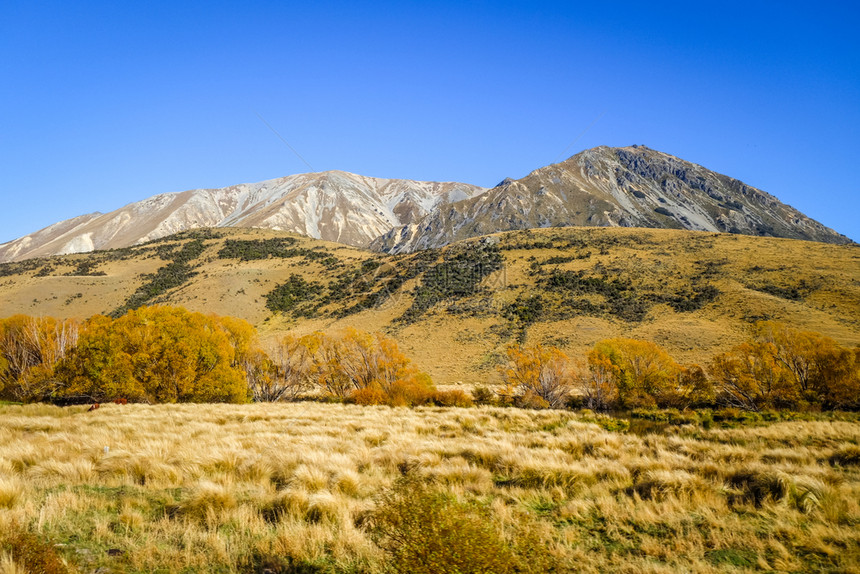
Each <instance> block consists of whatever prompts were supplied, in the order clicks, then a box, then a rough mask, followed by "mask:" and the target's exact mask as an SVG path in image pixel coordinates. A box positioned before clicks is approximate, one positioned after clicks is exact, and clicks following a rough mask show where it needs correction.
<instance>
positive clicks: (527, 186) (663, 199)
mask: <svg viewBox="0 0 860 574" xmlns="http://www.w3.org/2000/svg"><path fill="white" fill-rule="evenodd" d="M560 226H600V227H614V226H619V227H650V228H677V229H690V230H699V231H715V232H727V233H740V234H744V235H759V236H770V237H788V238H794V239H806V240H812V241H821V242H826V243H839V244H842V243H851V240H850V239H848V238H847V237H845V236H843V235H840V234H838V233H836V232H835V231H833V230H832V229H829V228H827V227H825V226H823V225H822V224H820V223H818V222H817V221H814V220H812V219H810V218H809V217H807V216H805V215H803V214H802V213H800V212H799V211H797V210H796V209H794V208H792V207H790V206H788V205H785V204H783V203H781V202H780V201H779V200H778V199H776V198H775V197H774V196H772V195H770V194H768V193H765V192H764V191H761V190H759V189H756V188H754V187H750V186H748V185H746V184H744V183H743V182H741V181H738V180H736V179H732V178H730V177H727V176H725V175H721V174H718V173H715V172H713V171H710V170H708V169H705V168H704V167H702V166H700V165H696V164H693V163H690V162H687V161H684V160H682V159H679V158H677V157H674V156H671V155H669V154H666V153H662V152H659V151H655V150H652V149H649V148H647V147H644V146H631V147H623V148H610V147H604V146H601V147H597V148H593V149H589V150H586V151H583V152H581V153H579V154H577V155H575V156H573V157H571V158H570V159H568V160H566V161H564V162H561V163H558V164H553V165H550V166H547V167H543V168H540V169H538V170H535V171H533V172H532V173H530V174H529V175H527V176H526V177H524V178H522V179H520V180H511V179H506V180H504V181H503V182H502V183H500V184H499V185H497V186H496V187H494V188H493V189H491V190H489V191H488V192H487V193H484V194H480V195H477V196H475V197H472V198H469V199H465V200H463V201H460V202H457V203H454V204H450V205H444V206H441V208H439V209H436V210H434V211H432V212H430V213H429V214H428V215H426V216H424V217H423V218H422V219H419V220H417V221H415V222H413V223H410V224H405V225H403V226H401V227H398V228H395V229H392V230H391V231H389V232H388V233H386V234H385V235H384V236H382V237H380V238H379V239H377V240H376V241H374V242H373V243H372V244H371V247H372V248H373V249H376V250H379V251H386V252H389V253H403V252H411V251H416V250H419V249H426V248H428V247H440V246H442V245H446V244H448V243H451V242H453V241H457V240H460V239H465V238H467V237H474V236H480V235H486V234H488V233H494V232H499V231H510V230H515V229H530V228H540V227H560Z"/></svg>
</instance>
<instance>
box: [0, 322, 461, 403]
mask: <svg viewBox="0 0 860 574" xmlns="http://www.w3.org/2000/svg"><path fill="white" fill-rule="evenodd" d="M314 392H316V394H317V395H318V396H322V397H333V398H335V399H338V400H347V401H352V402H356V403H360V404H390V405H403V406H412V405H417V404H438V405H464V406H466V405H469V404H471V398H470V397H469V396H468V395H467V394H465V393H463V392H461V391H438V390H436V389H435V388H434V386H433V383H432V381H431V380H430V377H429V376H428V375H427V374H425V373H422V372H420V371H419V370H418V369H417V368H416V367H415V366H414V365H413V364H412V362H411V361H410V360H409V359H408V358H407V357H406V356H405V355H404V354H403V353H402V352H401V351H400V350H399V349H398V347H397V343H396V342H395V341H394V340H393V339H391V338H388V337H385V336H384V335H382V334H380V333H376V334H372V333H366V332H363V331H359V330H357V329H352V328H348V329H345V330H342V331H338V332H336V333H331V334H327V333H321V332H320V333H313V334H311V335H307V336H304V337H295V336H293V335H287V336H285V337H282V338H281V339H280V340H278V341H277V343H276V344H274V345H273V346H271V347H270V348H269V349H264V348H263V347H262V346H261V345H260V343H259V341H258V337H257V332H256V330H255V329H254V327H253V326H251V325H250V324H249V323H248V322H246V321H244V320H241V319H236V318H232V317H217V316H214V315H204V314H202V313H194V312H190V311H187V310H185V309H182V308H177V307H166V306H151V307H147V306H142V307H139V308H138V309H134V310H130V311H128V312H127V313H126V314H125V315H123V316H121V317H118V318H116V319H113V318H110V317H105V316H102V315H96V316H94V317H91V318H90V319H88V320H86V321H83V322H79V321H76V320H58V319H54V318H51V317H29V316H26V315H16V316H13V317H10V318H8V319H3V320H0V398H4V399H7V400H14V401H22V402H36V401H48V402H57V403H69V402H104V401H110V400H114V399H118V398H123V399H126V400H128V401H134V402H148V403H176V402H232V403H241V402H248V401H252V400H253V401H279V400H295V399H297V398H299V397H300V396H302V395H305V394H308V393H314Z"/></svg>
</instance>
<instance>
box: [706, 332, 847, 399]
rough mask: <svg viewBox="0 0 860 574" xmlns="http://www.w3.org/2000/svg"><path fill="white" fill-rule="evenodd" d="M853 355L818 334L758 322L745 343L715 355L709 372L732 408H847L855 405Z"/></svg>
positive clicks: (828, 338) (723, 397)
mask: <svg viewBox="0 0 860 574" xmlns="http://www.w3.org/2000/svg"><path fill="white" fill-rule="evenodd" d="M857 356H858V352H857V351H856V350H851V349H846V348H844V347H841V346H840V345H839V344H837V343H836V341H834V340H833V339H831V338H830V337H826V336H824V335H822V334H820V333H816V332H814V331H801V330H798V329H793V328H791V327H789V326H787V325H785V324H783V323H779V322H776V321H764V322H761V323H758V324H757V325H756V328H755V333H754V337H753V338H752V339H751V340H749V341H747V342H746V343H743V344H741V345H738V346H736V347H734V348H733V349H731V350H730V351H729V352H727V353H723V354H721V355H718V356H717V357H715V358H714V360H713V362H712V365H711V372H712V374H713V375H714V378H715V379H716V380H717V383H718V386H719V387H720V397H721V398H722V400H723V402H725V403H727V404H731V405H733V406H739V407H742V408H748V409H758V408H762V407H765V406H767V407H798V406H805V405H808V404H817V405H820V406H822V407H824V408H830V409H832V408H853V407H854V406H857V405H858V404H860V398H858V397H860V364H858V361H857Z"/></svg>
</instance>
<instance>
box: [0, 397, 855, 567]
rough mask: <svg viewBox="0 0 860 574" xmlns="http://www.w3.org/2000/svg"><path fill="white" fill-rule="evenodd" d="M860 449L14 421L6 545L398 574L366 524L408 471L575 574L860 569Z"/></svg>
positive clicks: (839, 439) (481, 426) (476, 424)
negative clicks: (21, 540) (27, 538)
mask: <svg viewBox="0 0 860 574" xmlns="http://www.w3.org/2000/svg"><path fill="white" fill-rule="evenodd" d="M858 444H860V424H857V423H852V422H839V421H837V422H824V421H803V422H780V423H775V424H771V425H768V426H760V427H754V428H737V429H718V430H717V429H715V430H710V431H704V430H701V429H697V428H694V427H692V426H690V427H684V428H683V429H681V430H680V431H678V430H673V432H672V433H670V434H664V435H661V434H648V435H644V436H637V435H633V434H622V433H612V432H608V431H605V430H603V429H601V428H600V427H598V426H597V425H595V424H591V423H587V422H584V421H583V420H582V419H581V417H580V416H578V415H576V414H573V413H570V412H561V411H522V410H516V409H501V408H489V407H481V408H475V409H468V410H466V409H455V408H418V409H413V410H408V409H401V408H393V409H392V408H388V407H359V406H355V405H337V404H320V403H311V402H309V403H294V404H254V405H242V406H231V405H161V406H146V405H126V406H120V405H113V404H108V405H103V407H102V408H101V409H99V410H98V411H94V412H91V413H87V412H84V410H83V409H82V408H80V407H71V408H67V409H59V408H55V407H45V406H40V405H28V406H3V407H0V531H2V530H3V529H4V528H6V527H10V525H14V524H21V525H25V526H26V527H27V528H28V529H30V530H31V531H32V532H35V533H36V534H37V535H38V536H40V537H42V538H43V539H45V540H48V541H51V542H52V543H54V544H57V545H59V546H56V548H57V550H58V552H59V553H60V555H61V556H62V557H63V558H64V559H65V560H66V561H67V562H68V563H69V564H70V565H71V566H72V568H73V569H74V570H76V571H81V572H91V571H93V570H95V569H97V568H100V567H106V568H111V569H114V571H132V572H149V571H155V570H158V571H165V572H174V571H175V572H179V571H199V572H208V571H213V570H219V571H224V572H240V571H248V570H254V569H257V570H262V569H263V568H264V567H269V568H270V569H272V571H278V570H277V568H281V571H288V570H287V567H288V566H289V567H290V568H299V567H300V566H301V567H303V568H306V570H304V571H315V570H314V568H317V569H319V571H333V572H381V571H383V570H384V569H385V567H386V560H387V558H386V556H387V555H386V554H385V553H384V552H383V551H382V550H381V549H380V548H379V547H378V546H377V545H376V544H375V543H374V541H373V539H372V538H371V535H370V532H369V530H368V526H367V524H366V517H367V516H369V513H372V512H373V511H374V509H375V508H376V507H377V505H378V503H379V500H380V496H381V495H382V494H383V493H386V492H389V491H390V490H391V489H392V488H393V487H394V485H395V484H396V482H397V480H398V478H399V477H401V476H402V475H403V473H407V474H409V475H410V476H413V477H418V480H420V481H421V482H422V483H425V484H428V485H430V487H432V488H435V489H441V490H443V491H444V492H447V493H450V494H451V495H452V496H454V497H455V499H456V500H458V501H460V503H462V504H478V505H482V506H481V507H482V508H486V512H489V516H490V518H491V522H492V523H493V524H494V528H496V529H497V530H498V532H499V535H500V536H502V537H504V539H505V540H508V541H509V542H510V543H511V545H512V546H511V547H512V548H513V547H517V546H516V542H517V541H518V540H519V541H521V540H528V541H529V545H534V544H539V545H540V548H548V549H549V550H548V552H550V554H549V555H547V556H544V558H546V560H551V561H553V562H554V563H555V564H556V565H557V566H558V568H559V569H560V570H561V571H567V570H570V571H581V572H607V571H618V572H723V571H773V570H777V571H796V572H809V571H827V570H830V571H840V572H860V528H858V527H860V467H858V465H857V464H856V458H855V455H856V452H857V448H858V446H857V445H858ZM482 512H483V511H482ZM520 547H522V544H521V545H520ZM0 550H3V547H2V540H0ZM10 556H11V555H10V554H8V552H7V554H6V555H2V556H0V563H2V566H0V568H2V569H4V571H9V572H16V571H19V570H20V569H21V568H24V565H22V564H20V563H15V561H14V560H12V559H11V558H10ZM535 563H537V562H535ZM543 564H546V562H545V561H544V562H543ZM266 565H268V566H266ZM16 568H18V570H15V569H16Z"/></svg>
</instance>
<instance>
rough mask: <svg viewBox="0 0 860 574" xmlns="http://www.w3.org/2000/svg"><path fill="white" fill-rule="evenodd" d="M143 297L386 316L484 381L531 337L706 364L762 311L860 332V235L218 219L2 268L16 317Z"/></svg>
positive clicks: (429, 365)
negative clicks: (215, 225)
mask: <svg viewBox="0 0 860 574" xmlns="http://www.w3.org/2000/svg"><path fill="white" fill-rule="evenodd" d="M131 303H134V304H140V303H146V304H152V303H169V304H173V305H181V306H184V307H187V308H189V309H192V310H197V311H203V312H213V313H217V314H221V315H232V316H239V317H243V318H245V319H248V320H249V321H251V322H252V323H254V324H255V325H257V326H258V327H259V328H260V330H261V333H262V336H263V338H264V339H268V340H271V339H273V338H275V337H278V336H280V335H281V334H282V333H284V332H285V331H287V330H291V331H294V332H297V333H309V332H312V331H314V330H316V329H331V328H337V327H343V326H347V325H352V326H356V327H358V328H362V329H366V330H382V331H385V332H388V333H390V334H392V335H393V336H394V337H395V338H396V339H397V340H398V341H399V342H400V344H401V345H402V347H403V349H404V351H405V352H406V353H407V354H409V355H410V356H412V357H414V358H415V360H416V361H417V363H418V365H419V366H420V367H421V368H422V369H425V370H427V371H428V372H430V374H431V375H432V376H433V377H434V379H435V380H436V381H437V382H439V383H454V382H457V381H463V382H465V383H472V382H476V381H492V380H494V378H495V377H496V376H497V375H496V370H495V368H496V365H498V364H499V362H500V361H501V360H502V357H503V353H504V349H505V347H506V346H507V345H509V344H511V343H514V342H516V341H526V342H529V343H534V342H543V343H549V344H555V345H558V346H560V347H562V348H563V349H565V350H567V351H569V352H571V353H574V354H577V353H582V352H585V351H586V350H587V349H588V348H590V347H591V346H592V345H593V344H594V343H595V342H597V341H598V340H600V339H603V338H606V337H614V336H630V337H636V338H642V339H648V340H653V341H655V342H657V343H658V344H660V345H663V346H665V347H666V348H667V349H669V350H670V352H672V354H673V355H675V356H676V358H677V359H678V360H681V361H696V362H706V361H707V360H708V359H709V358H710V357H711V356H712V355H713V354H715V353H717V352H720V351H723V350H726V349H728V348H729V347H730V346H732V345H735V344H737V343H739V342H741V341H742V340H743V339H745V338H746V337H747V336H748V334H749V328H750V325H751V323H753V322H754V321H756V320H760V319H776V320H782V321H786V322H789V323H791V324H792V325H794V326H797V327H799V328H803V329H811V330H815V331H819V332H821V333H824V334H825V335H828V336H831V337H833V338H835V339H836V340H837V341H839V342H840V343H842V344H845V345H858V344H860V247H858V246H856V245H846V246H834V245H827V244H823V243H816V242H808V241H797V240H789V239H775V238H761V237H759V238H756V237H749V236H743V235H729V234H713V233H703V232H691V231H684V230H659V229H653V230H649V229H628V228H562V229H542V230H532V231H515V232H507V233H502V234H499V235H495V236H491V237H487V238H481V239H472V240H468V241H464V242H460V243H457V244H453V245H450V246H448V247H446V248H444V249H440V250H428V251H422V252H419V253H415V254H412V255H384V254H379V253H372V252H369V251H364V250H360V249H355V248H352V247H348V246H344V245H338V244H335V243H330V242H323V241H318V240H314V239H310V238H306V237H300V236H296V235H290V234H284V233H279V232H276V231H270V230H261V229H254V230H241V229H219V230H203V231H197V232H191V233H185V234H180V235H177V236H171V237H167V238H163V239H161V240H158V241H154V242H151V243H148V244H145V245H140V246H136V247H131V248H125V249H121V250H114V251H105V252H95V253H90V254H78V255H69V256H63V257H53V258H45V259H31V260H28V261H23V262H17V263H7V264H4V265H0V316H9V315H12V314H15V313H27V314H31V315H51V316H56V317H75V316H76V317H87V316H90V315H92V314H95V313H111V312H120V313H121V312H122V311H123V310H124V309H125V308H126V307H127V306H128V305H129V304H131ZM267 305H268V307H267ZM272 308H278V309H282V311H279V312H273V311H272Z"/></svg>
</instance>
